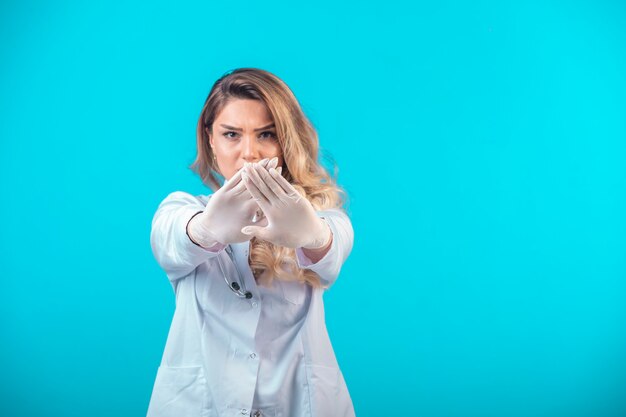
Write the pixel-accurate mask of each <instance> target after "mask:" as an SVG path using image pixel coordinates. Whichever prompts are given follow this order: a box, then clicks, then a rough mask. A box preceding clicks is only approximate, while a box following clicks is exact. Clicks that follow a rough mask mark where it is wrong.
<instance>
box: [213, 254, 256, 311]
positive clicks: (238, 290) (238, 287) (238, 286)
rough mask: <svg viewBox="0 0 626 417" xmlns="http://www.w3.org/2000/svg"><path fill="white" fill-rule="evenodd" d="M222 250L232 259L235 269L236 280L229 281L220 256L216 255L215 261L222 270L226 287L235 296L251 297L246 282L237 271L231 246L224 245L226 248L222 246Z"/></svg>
mask: <svg viewBox="0 0 626 417" xmlns="http://www.w3.org/2000/svg"><path fill="white" fill-rule="evenodd" d="M224 250H225V251H226V253H227V254H228V257H229V258H230V260H231V261H232V264H233V266H234V267H235V270H236V271H237V281H232V282H231V281H230V280H229V279H228V275H226V271H225V270H224V265H222V258H221V257H220V256H217V262H218V264H219V266H220V270H221V271H222V275H223V276H224V281H226V284H227V285H228V288H230V289H231V290H232V291H233V292H234V293H235V295H237V297H240V298H247V299H250V298H252V293H251V292H250V291H248V290H246V282H245V280H244V279H243V277H242V276H241V272H240V271H239V268H238V267H237V262H235V258H234V256H233V249H232V247H231V246H230V245H228V246H226V248H224Z"/></svg>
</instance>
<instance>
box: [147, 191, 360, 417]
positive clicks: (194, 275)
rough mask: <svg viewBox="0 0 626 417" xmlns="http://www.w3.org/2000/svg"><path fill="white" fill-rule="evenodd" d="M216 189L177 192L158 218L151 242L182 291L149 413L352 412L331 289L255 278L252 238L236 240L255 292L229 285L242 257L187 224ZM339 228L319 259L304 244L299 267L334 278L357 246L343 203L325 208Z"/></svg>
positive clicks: (324, 415)
mask: <svg viewBox="0 0 626 417" xmlns="http://www.w3.org/2000/svg"><path fill="white" fill-rule="evenodd" d="M210 197H211V195H209V196H202V195H200V196H195V197H194V196H192V195H190V194H188V193H185V192H182V191H176V192H173V193H171V194H169V195H168V196H167V197H166V198H165V199H164V200H163V201H162V202H161V204H160V205H159V207H158V209H157V211H156V213H155V215H154V218H153V220H152V230H151V234H150V244H151V246H152V251H153V254H154V256H155V258H156V260H157V262H158V263H159V265H160V266H161V267H162V268H163V270H164V271H165V273H166V274H167V277H168V279H169V281H170V283H171V284H172V286H173V288H174V292H175V294H176V309H175V311H174V317H173V319H172V323H171V326H170V330H169V334H168V337H167V342H166V345H165V350H164V353H163V357H162V360H161V365H160V366H159V368H158V370H157V375H156V379H155V382H154V387H153V391H152V396H151V398H150V404H149V406H148V417H157V416H159V417H165V416H172V417H194V416H199V417H200V416H202V417H218V416H219V417H235V416H237V417H241V416H242V415H246V416H249V415H252V416H272V417H274V416H275V417H304V416H307V417H344V416H354V408H353V405H352V400H351V398H350V394H349V392H348V389H347V386H346V383H345V380H344V377H343V374H342V372H341V370H340V369H339V366H338V363H337V360H336V358H335V354H334V351H333V348H332V345H331V342H330V339H329V337H328V333H327V330H326V324H325V319H324V302H323V298H322V295H323V292H324V291H325V290H324V289H314V288H312V287H311V286H309V285H306V284H300V283H297V282H285V281H281V280H278V279H274V281H273V285H272V287H271V288H268V287H265V286H259V285H257V284H256V281H255V279H254V276H253V274H252V270H251V268H250V266H249V264H248V253H249V248H250V242H249V241H247V242H243V243H237V244H232V245H231V247H232V249H233V255H234V259H235V262H236V264H237V266H238V267H239V271H240V272H241V275H242V277H243V279H244V280H245V285H246V289H247V290H249V291H251V292H252V294H253V297H252V298H251V299H245V298H240V297H237V295H236V294H235V293H234V292H233V291H232V290H231V289H230V288H229V287H228V285H227V284H226V282H225V281H224V277H223V275H222V273H221V271H220V268H219V264H218V263H217V257H218V256H219V257H220V258H221V259H222V264H223V265H224V268H225V272H226V273H227V275H228V276H229V278H230V280H231V281H232V280H233V279H237V272H236V270H235V269H234V268H235V266H234V265H233V262H232V261H231V260H230V258H229V256H228V254H227V253H226V252H225V250H220V251H219V252H211V251H208V250H205V249H203V248H200V247H199V246H197V245H195V244H194V243H193V242H191V241H190V240H189V238H188V236H187V234H186V232H185V228H186V225H187V222H188V221H189V219H190V218H191V216H192V215H193V214H195V213H196V212H197V211H199V210H203V209H204V208H205V206H206V204H207V202H208V199H209V198H210ZM317 215H318V217H321V218H323V219H324V220H325V221H326V222H327V223H328V225H329V226H330V229H331V230H332V233H333V241H332V244H331V247H330V250H329V251H328V253H327V254H326V255H325V256H324V257H323V258H322V259H321V260H320V261H318V262H316V263H312V262H311V260H310V259H308V258H307V257H306V255H304V253H302V250H301V249H297V250H296V256H297V259H296V261H297V263H298V265H299V266H300V267H301V268H309V269H311V270H313V271H315V272H317V273H318V274H319V275H320V277H321V280H322V283H323V284H324V285H325V286H326V288H328V287H330V286H331V285H332V284H333V283H334V282H335V280H336V279H337V276H338V275H339V272H340V270H341V266H342V264H343V263H344V261H345V260H346V258H347V257H348V255H349V254H350V252H351V250H352V245H353V240H354V231H353V229H352V224H351V222H350V219H349V218H348V216H347V215H346V213H345V212H344V211H343V210H341V209H329V210H320V211H317Z"/></svg>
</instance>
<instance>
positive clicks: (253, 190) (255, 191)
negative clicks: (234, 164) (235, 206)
mask: <svg viewBox="0 0 626 417" xmlns="http://www.w3.org/2000/svg"><path fill="white" fill-rule="evenodd" d="M241 178H242V180H243V181H242V182H243V183H244V185H245V186H246V189H247V190H248V192H249V193H250V194H252V198H253V199H254V200H255V201H256V203H257V204H258V205H259V207H261V210H263V212H267V211H268V209H269V208H270V206H271V204H270V202H269V201H268V200H267V198H265V196H264V195H263V193H262V192H261V191H260V190H259V188H258V187H257V186H256V184H255V183H254V182H252V180H251V179H250V177H249V176H248V174H246V173H245V172H244V173H243V174H242V176H241Z"/></svg>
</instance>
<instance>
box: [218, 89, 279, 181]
mask: <svg viewBox="0 0 626 417" xmlns="http://www.w3.org/2000/svg"><path fill="white" fill-rule="evenodd" d="M207 134H208V135H209V142H210V144H211V148H213V153H214V154H215V157H216V159H217V165H218V167H219V172H220V173H221V174H222V175H223V176H224V178H226V179H227V180H228V179H230V178H231V177H232V176H233V175H235V173H236V172H237V171H238V170H239V169H240V168H241V167H243V165H244V163H246V162H258V161H260V160H261V159H265V158H269V159H271V158H273V157H275V156H277V157H278V165H277V166H276V167H277V168H278V167H279V166H282V165H283V157H282V149H281V148H280V144H279V143H278V139H277V138H276V128H275V127H274V121H273V120H272V116H271V114H270V112H269V110H268V109H267V106H266V105H265V104H264V103H263V102H262V101H259V100H241V99H231V100H230V101H229V102H228V104H226V106H225V107H224V109H223V110H222V111H221V113H219V114H218V115H217V117H216V119H215V121H214V122H213V134H209V132H208V129H207Z"/></svg>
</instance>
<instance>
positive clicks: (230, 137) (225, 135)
mask: <svg viewBox="0 0 626 417" xmlns="http://www.w3.org/2000/svg"><path fill="white" fill-rule="evenodd" d="M231 133H232V134H233V135H236V134H237V133H236V132H232V131H231V132H224V137H225V138H228V139H233V138H234V136H228V135H230V134H231Z"/></svg>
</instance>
